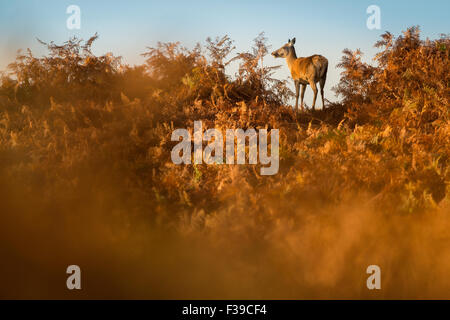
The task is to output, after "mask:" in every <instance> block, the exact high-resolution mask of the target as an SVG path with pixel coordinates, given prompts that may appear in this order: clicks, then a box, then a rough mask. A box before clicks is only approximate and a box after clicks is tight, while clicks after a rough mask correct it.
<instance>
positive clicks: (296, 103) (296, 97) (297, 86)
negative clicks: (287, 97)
mask: <svg viewBox="0 0 450 320" xmlns="http://www.w3.org/2000/svg"><path fill="white" fill-rule="evenodd" d="M299 93H300V81H298V80H295V109H296V110H297V111H298V95H299ZM302 101H303V100H302ZM302 107H303V106H302Z"/></svg>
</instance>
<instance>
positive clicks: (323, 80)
mask: <svg viewBox="0 0 450 320" xmlns="http://www.w3.org/2000/svg"><path fill="white" fill-rule="evenodd" d="M325 81H327V78H326V77H323V78H322V79H320V96H321V97H322V109H325V97H324V96H323V89H324V88H325Z"/></svg>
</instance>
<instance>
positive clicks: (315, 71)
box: [272, 38, 328, 110]
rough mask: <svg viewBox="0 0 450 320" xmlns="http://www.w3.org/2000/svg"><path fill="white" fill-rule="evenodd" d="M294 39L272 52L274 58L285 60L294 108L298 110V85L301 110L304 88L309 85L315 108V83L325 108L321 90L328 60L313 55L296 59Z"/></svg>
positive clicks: (325, 77)
mask: <svg viewBox="0 0 450 320" xmlns="http://www.w3.org/2000/svg"><path fill="white" fill-rule="evenodd" d="M294 44H295V38H294V39H292V40H289V41H288V43H286V44H285V45H284V46H282V47H281V48H280V49H278V50H276V51H274V52H272V55H273V56H274V57H275V58H285V59H286V62H287V65H288V67H289V70H290V71H291V75H292V78H293V79H294V82H295V97H296V100H295V108H296V109H297V110H298V95H299V89H300V85H301V86H302V92H301V108H302V110H304V108H303V97H304V95H305V89H306V86H307V85H308V84H309V85H310V86H311V89H312V90H313V91H314V100H313V104H312V109H313V110H314V108H315V106H316V99H317V91H318V90H317V86H316V83H317V82H319V83H320V94H321V96H322V108H325V99H324V97H323V88H324V87H325V82H326V80H327V71H328V60H327V59H326V58H325V57H323V56H321V55H317V54H316V55H313V56H310V57H306V58H297V54H296V53H295V48H294Z"/></svg>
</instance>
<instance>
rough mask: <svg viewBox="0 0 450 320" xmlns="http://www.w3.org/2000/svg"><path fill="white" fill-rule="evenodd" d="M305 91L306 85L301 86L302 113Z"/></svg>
mask: <svg viewBox="0 0 450 320" xmlns="http://www.w3.org/2000/svg"><path fill="white" fill-rule="evenodd" d="M305 91H306V84H302V93H301V106H302V111H305V108H304V107H303V97H304V96H305Z"/></svg>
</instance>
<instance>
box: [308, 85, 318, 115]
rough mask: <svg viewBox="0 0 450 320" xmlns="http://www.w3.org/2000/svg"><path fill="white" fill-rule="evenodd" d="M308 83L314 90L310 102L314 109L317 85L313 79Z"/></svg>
mask: <svg viewBox="0 0 450 320" xmlns="http://www.w3.org/2000/svg"><path fill="white" fill-rule="evenodd" d="M309 85H310V86H311V89H312V90H313V91H314V99H313V104H312V110H314V109H315V107H316V99H317V91H318V90H317V86H316V83H315V82H314V81H310V82H309Z"/></svg>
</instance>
